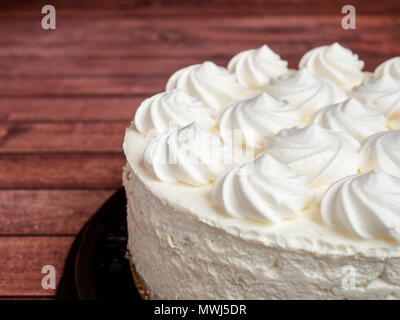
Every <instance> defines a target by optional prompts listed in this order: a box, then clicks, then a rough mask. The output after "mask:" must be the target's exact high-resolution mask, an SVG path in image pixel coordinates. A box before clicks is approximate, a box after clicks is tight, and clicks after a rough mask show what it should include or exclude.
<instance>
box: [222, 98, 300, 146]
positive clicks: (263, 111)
mask: <svg viewBox="0 0 400 320" xmlns="http://www.w3.org/2000/svg"><path fill="white" fill-rule="evenodd" d="M299 124H301V112H300V111H299V110H297V109H295V108H293V107H292V106H290V105H289V104H288V103H286V102H283V101H280V100H276V99H274V98H273V97H271V96H269V95H268V94H266V93H261V94H259V95H257V96H254V97H251V98H246V99H242V100H236V101H234V102H232V103H230V104H229V105H227V106H226V107H225V109H224V110H223V111H222V113H221V116H220V118H219V132H220V135H221V138H222V139H223V141H224V142H225V143H233V144H235V145H236V146H237V147H242V144H244V145H246V146H247V147H248V148H252V149H262V148H263V147H264V138H265V137H266V136H272V135H275V134H277V133H278V132H279V130H281V129H283V128H291V127H294V126H296V125H299ZM235 131H236V134H237V135H239V136H240V137H241V139H240V138H235V136H234V135H235Z"/></svg>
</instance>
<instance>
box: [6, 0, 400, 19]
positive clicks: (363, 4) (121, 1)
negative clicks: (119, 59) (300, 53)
mask: <svg viewBox="0 0 400 320" xmlns="http://www.w3.org/2000/svg"><path fill="white" fill-rule="evenodd" d="M351 3H352V5H354V6H355V7H356V9H357V10H358V11H359V12H360V13H363V14H365V13H370V14H387V13H396V12H400V6H399V3H398V2H396V1H392V0H381V1H379V3H377V2H376V1H374V0H353V1H352V2H351ZM52 4H53V5H54V6H55V7H56V8H57V10H58V11H59V12H60V11H61V12H68V13H69V12H71V13H76V14H83V13H84V14H91V15H93V14H119V15H124V14H125V15H126V14H136V15H149V16H154V15H175V14H181V15H183V14H184V15H200V14H219V15H223V14H225V15H240V14H250V13H251V14H260V13H268V14H287V13H293V11H296V13H297V14H299V15H301V14H322V13H324V14H337V13H339V12H340V10H341V8H342V6H343V5H344V3H343V2H341V1H320V0H304V1H301V2H299V1H296V0H272V1H271V0H247V1H246V2H243V1H241V0H185V1H181V0H168V1H160V0H150V1H149V0H139V1H138V0H133V1H132V0H118V1H112V2H110V1H105V0H102V1H98V0H89V1H84V2H82V1H79V0H69V1H63V0H53V1H52ZM38 7H39V9H40V8H41V6H40V5H39V4H38V3H37V2H34V1H18V4H16V3H14V2H12V1H10V2H4V3H1V4H0V8H1V9H2V12H7V13H20V12H21V11H22V12H24V13H26V14H34V13H36V14H37V12H38ZM77 8H79V10H77Z"/></svg>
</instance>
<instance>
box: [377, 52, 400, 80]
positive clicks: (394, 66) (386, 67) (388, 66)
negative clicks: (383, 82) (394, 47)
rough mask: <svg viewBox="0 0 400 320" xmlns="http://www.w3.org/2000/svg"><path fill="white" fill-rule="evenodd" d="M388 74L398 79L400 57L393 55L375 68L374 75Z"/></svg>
mask: <svg viewBox="0 0 400 320" xmlns="http://www.w3.org/2000/svg"><path fill="white" fill-rule="evenodd" d="M382 74H388V75H389V76H390V77H392V78H394V79H397V80H400V57H394V58H392V59H389V60H386V61H385V62H383V63H381V64H380V65H379V66H377V67H376V69H375V73H374V75H375V77H379V76H380V75H382Z"/></svg>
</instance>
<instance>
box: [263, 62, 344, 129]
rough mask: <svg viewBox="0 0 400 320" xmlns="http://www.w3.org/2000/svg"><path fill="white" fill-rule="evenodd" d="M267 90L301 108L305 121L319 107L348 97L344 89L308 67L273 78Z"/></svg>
mask: <svg viewBox="0 0 400 320" xmlns="http://www.w3.org/2000/svg"><path fill="white" fill-rule="evenodd" d="M265 91H267V92H268V93H269V94H271V95H273V96H274V97H276V98H278V99H281V100H286V101H288V102H289V103H290V104H291V105H292V106H294V107H295V108H297V109H300V110H301V111H302V113H303V119H304V120H305V121H309V120H310V119H311V118H312V116H313V115H314V113H315V112H317V111H318V110H319V109H321V108H323V107H325V106H327V105H330V104H334V103H338V102H341V101H343V100H346V99H347V95H346V93H345V92H344V90H342V89H341V88H339V87H338V86H337V85H336V84H334V83H333V82H331V81H329V80H326V79H324V78H321V77H319V76H317V75H315V74H313V73H311V71H309V70H308V69H301V70H299V71H298V72H292V73H290V74H288V75H284V76H282V77H280V78H278V79H272V80H271V82H270V84H269V85H268V86H267V87H265Z"/></svg>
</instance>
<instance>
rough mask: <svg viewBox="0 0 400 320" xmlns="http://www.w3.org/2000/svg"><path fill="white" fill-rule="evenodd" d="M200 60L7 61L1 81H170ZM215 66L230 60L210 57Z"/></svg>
mask: <svg viewBox="0 0 400 320" xmlns="http://www.w3.org/2000/svg"><path fill="white" fill-rule="evenodd" d="M204 59H205V57H204V56H199V57H132V56H121V57H118V58H117V59H116V58H114V57H107V56H86V55H81V56H79V57H67V58H66V57H53V58H51V59H46V58H43V57H32V58H29V59H27V57H5V58H3V59H1V60H0V76H1V77H20V78H22V79H25V78H27V77H33V78H38V77H43V76H46V77H52V78H59V77H82V76H88V77H132V76H137V77H149V75H151V76H152V77H154V76H158V77H164V78H166V79H167V78H168V77H169V76H170V75H171V74H172V73H173V72H175V71H176V70H178V69H180V68H183V67H186V66H189V65H192V64H196V63H201V62H203V61H204ZM208 59H211V60H212V61H213V62H214V63H217V64H219V65H226V64H227V62H228V61H229V57H221V56H216V57H208Z"/></svg>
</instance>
